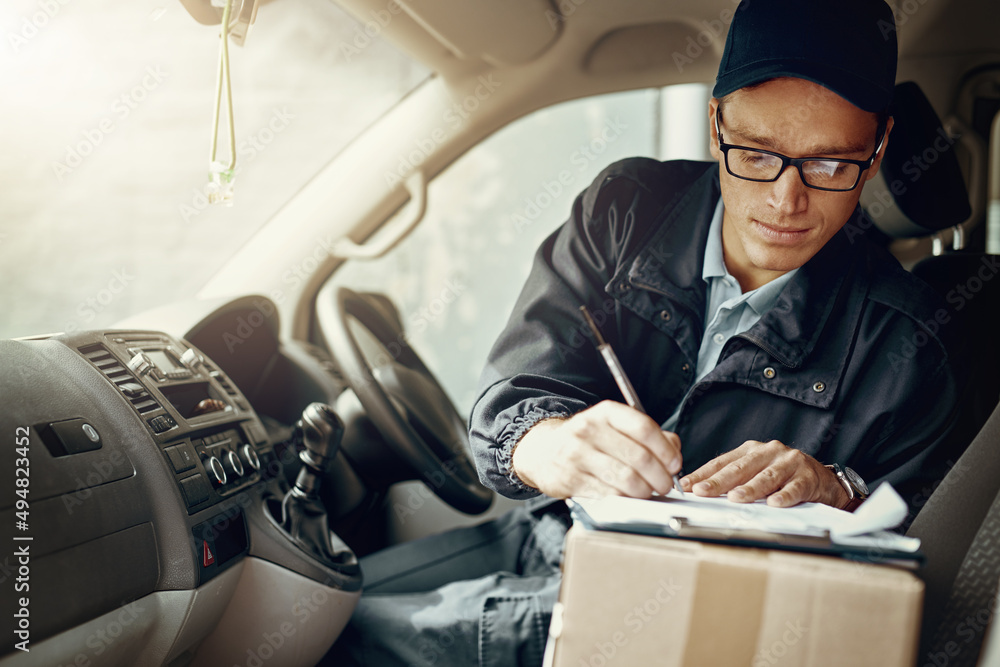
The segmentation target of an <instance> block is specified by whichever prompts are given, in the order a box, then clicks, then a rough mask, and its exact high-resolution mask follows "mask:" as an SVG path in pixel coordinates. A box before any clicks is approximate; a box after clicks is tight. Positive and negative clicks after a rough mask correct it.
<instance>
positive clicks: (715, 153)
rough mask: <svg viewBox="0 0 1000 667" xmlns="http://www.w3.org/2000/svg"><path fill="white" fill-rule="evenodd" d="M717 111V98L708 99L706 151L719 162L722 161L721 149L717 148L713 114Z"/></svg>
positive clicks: (717, 134) (717, 141)
mask: <svg viewBox="0 0 1000 667" xmlns="http://www.w3.org/2000/svg"><path fill="white" fill-rule="evenodd" d="M718 113H719V99H718V98H716V97H713V98H712V99H710V100H709V101H708V139H709V141H708V151H709V152H710V153H711V154H712V157H714V158H715V159H716V160H718V161H719V162H722V151H721V150H719V133H718V132H716V129H715V128H716V124H715V116H716V114H718Z"/></svg>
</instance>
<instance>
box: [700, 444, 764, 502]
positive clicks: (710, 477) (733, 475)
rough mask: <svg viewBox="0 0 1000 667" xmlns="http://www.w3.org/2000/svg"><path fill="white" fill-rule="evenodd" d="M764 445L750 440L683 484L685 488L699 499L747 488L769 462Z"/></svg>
mask: <svg viewBox="0 0 1000 667" xmlns="http://www.w3.org/2000/svg"><path fill="white" fill-rule="evenodd" d="M762 445H763V443H761V442H757V441H756V440H748V441H747V442H745V443H743V444H742V445H740V446H739V447H737V448H736V449H734V450H732V451H729V452H726V453H725V454H722V455H720V456H718V457H716V458H714V459H712V460H711V461H709V462H708V463H706V464H705V465H703V466H702V467H700V468H698V469H697V470H695V471H694V472H693V473H691V474H689V475H685V476H684V479H682V480H681V486H683V487H684V488H685V489H688V490H690V491H692V492H693V493H694V494H695V495H699V496H709V497H714V496H721V495H722V494H724V493H728V492H729V491H730V490H732V489H733V488H734V487H736V486H738V485H740V484H744V483H745V482H747V481H749V480H750V479H752V478H753V476H754V475H756V474H757V473H758V472H760V471H761V470H762V469H763V468H764V467H765V466H766V465H767V463H768V462H769V461H768V460H767V459H766V452H765V451H763V449H762Z"/></svg>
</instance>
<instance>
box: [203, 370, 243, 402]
mask: <svg viewBox="0 0 1000 667" xmlns="http://www.w3.org/2000/svg"><path fill="white" fill-rule="evenodd" d="M209 375H211V376H212V378H213V379H215V381H216V382H218V383H219V384H221V385H222V388H223V389H225V390H226V393H227V394H229V395H230V396H236V397H239V395H240V393H239V392H238V391H236V387H234V386H233V383H232V382H230V381H229V378H227V377H226V374H225V373H223V372H222V371H212V372H211V373H209Z"/></svg>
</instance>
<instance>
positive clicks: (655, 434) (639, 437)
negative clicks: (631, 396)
mask: <svg viewBox="0 0 1000 667" xmlns="http://www.w3.org/2000/svg"><path fill="white" fill-rule="evenodd" d="M595 414H599V415H602V416H603V417H604V418H606V419H607V422H608V425H610V426H611V428H613V429H614V430H616V431H618V432H619V433H621V434H622V435H623V436H625V437H626V438H628V439H630V440H632V441H634V442H636V443H638V444H640V445H642V446H643V447H645V448H646V449H647V450H649V453H650V454H651V455H652V456H653V457H654V458H655V459H656V460H657V461H658V462H659V463H660V465H662V466H663V468H664V469H665V470H666V471H667V472H668V473H669V474H671V475H673V474H674V473H676V472H679V471H680V469H681V464H682V461H681V439H680V438H679V437H678V436H677V434H676V433H670V432H668V431H662V430H660V426H659V424H657V423H656V422H655V421H653V419H652V418H650V417H649V415H646V414H644V413H642V412H639V411H638V410H636V409H635V408H631V407H629V406H627V405H625V404H624V403H617V402H615V401H602V402H601V403H598V404H597V405H596V406H595Z"/></svg>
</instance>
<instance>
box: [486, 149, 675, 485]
mask: <svg viewBox="0 0 1000 667" xmlns="http://www.w3.org/2000/svg"><path fill="white" fill-rule="evenodd" d="M644 163H649V164H650V165H657V164H659V163H655V162H653V161H650V160H629V161H624V162H619V163H616V164H614V165H612V166H610V167H608V168H607V169H606V170H605V171H604V172H602V173H601V174H600V175H599V176H598V177H597V179H596V180H595V181H594V182H593V183H592V184H591V185H590V187H588V188H587V189H586V190H585V191H584V192H583V193H581V194H580V195H579V196H578V197H577V198H576V200H575V201H574V203H573V208H572V211H571V215H570V217H569V219H568V220H567V221H566V222H565V223H564V224H563V225H562V226H561V227H560V228H559V229H558V230H557V231H556V232H555V233H553V234H552V235H551V236H550V237H549V238H548V239H546V240H545V242H544V243H543V244H542V246H541V247H540V248H539V249H538V251H537V253H536V254H535V259H534V264H533V266H532V269H531V272H530V274H529V276H528V280H527V282H526V283H525V285H524V288H523V289H522V291H521V294H520V296H519V297H518V300H517V303H516V304H515V306H514V310H513V312H512V314H511V316H510V319H509V321H508V323H507V325H506V327H505V328H504V330H503V332H502V333H501V334H500V337H499V339H498V340H497V341H496V343H495V345H494V347H493V349H492V351H491V352H490V355H489V357H488V359H487V363H486V367H485V369H484V371H483V374H482V378H481V380H480V393H479V398H478V400H477V402H476V404H475V406H474V407H473V410H472V415H471V417H470V420H469V436H470V441H471V445H472V450H473V452H474V455H475V459H476V466H477V468H478V470H479V477H480V479H481V480H482V482H483V484H485V485H486V486H487V487H489V488H492V489H494V490H496V491H497V492H499V493H501V494H502V495H505V496H508V497H510V498H516V499H523V498H530V497H533V496H536V495H538V491H537V490H536V489H533V488H531V487H529V486H527V485H525V484H524V483H523V482H521V480H519V479H518V478H517V476H516V475H515V474H514V472H513V469H512V467H511V454H512V452H513V449H514V446H515V445H516V444H517V442H518V440H519V439H520V438H521V436H523V435H524V433H525V432H526V431H527V430H528V429H530V428H531V427H532V426H534V425H535V424H536V423H538V422H539V421H541V420H543V419H547V418H550V417H567V416H570V415H572V414H574V413H576V412H579V411H581V410H583V409H585V408H587V407H588V406H590V405H593V404H595V403H597V402H599V401H600V400H601V399H602V398H605V397H611V396H614V391H615V389H614V387H615V385H614V381H613V379H612V378H611V375H610V373H609V371H608V369H607V367H606V366H603V365H602V362H601V358H600V356H599V354H598V353H597V351H596V348H595V347H594V343H593V341H592V340H591V337H590V333H589V330H588V328H587V325H586V323H585V322H584V320H583V318H582V315H581V313H580V310H579V308H580V306H581V305H586V306H587V308H588V309H589V310H590V312H591V314H592V315H593V316H594V319H595V320H596V322H597V324H598V326H599V327H601V330H602V335H604V337H605V338H606V339H607V340H608V342H609V343H611V344H612V345H614V344H615V331H616V329H617V327H616V324H615V320H616V319H617V317H619V316H620V313H619V312H618V310H617V306H616V304H615V301H614V300H613V299H612V298H611V297H609V296H608V295H607V293H606V291H605V286H606V285H607V283H608V282H609V281H610V280H611V277H612V276H613V275H614V272H615V270H616V268H617V262H618V261H619V259H620V257H621V252H622V250H623V248H625V247H626V246H628V245H629V239H630V237H631V236H632V235H633V234H636V233H637V232H636V226H635V225H634V224H632V221H633V220H635V218H636V215H635V214H636V212H637V211H636V208H637V207H638V208H642V207H644V206H648V205H650V202H647V201H645V200H646V199H656V197H651V196H649V195H650V191H649V190H648V189H647V188H646V187H645V186H644V185H643V184H642V179H639V178H636V177H635V173H636V171H637V170H638V169H641V168H642V166H643V165H644Z"/></svg>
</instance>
